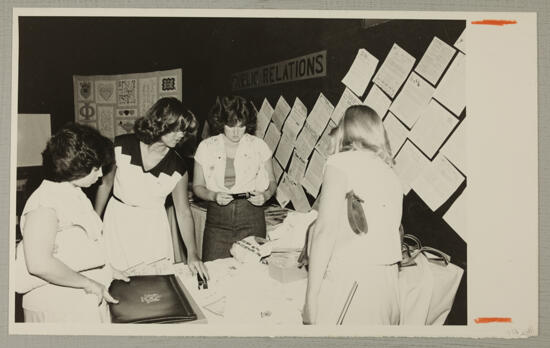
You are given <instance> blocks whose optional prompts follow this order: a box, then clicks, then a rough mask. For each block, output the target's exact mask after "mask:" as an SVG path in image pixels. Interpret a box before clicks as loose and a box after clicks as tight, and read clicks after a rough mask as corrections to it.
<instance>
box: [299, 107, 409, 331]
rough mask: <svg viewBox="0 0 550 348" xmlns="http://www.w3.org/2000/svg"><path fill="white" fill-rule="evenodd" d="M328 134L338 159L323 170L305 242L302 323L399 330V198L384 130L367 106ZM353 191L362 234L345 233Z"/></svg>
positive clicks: (330, 160) (348, 229)
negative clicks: (358, 205)
mask: <svg viewBox="0 0 550 348" xmlns="http://www.w3.org/2000/svg"><path fill="white" fill-rule="evenodd" d="M332 134H333V136H334V137H335V139H334V140H335V151H336V153H335V154H334V155H332V156H330V157H329V158H328V160H327V163H326V166H325V172H324V177H323V188H322V191H323V193H322V195H321V201H320V205H319V215H318V219H317V222H316V224H315V226H314V228H313V233H312V235H311V243H310V249H309V273H308V285H307V291H306V303H305V308H304V313H303V319H304V323H306V324H337V323H342V324H361V325H365V324H366V325H392V324H398V322H399V293H398V282H397V271H398V268H397V263H398V262H399V261H400V260H401V248H400V240H399V225H400V222H401V213H402V201H403V192H402V188H401V185H400V182H399V180H398V178H397V176H396V174H395V173H394V171H393V169H392V166H393V159H392V154H391V150H390V146H389V141H388V138H387V135H386V131H385V129H384V125H383V123H382V120H381V119H380V117H379V116H378V115H377V114H376V112H375V111H373V110H372V109H371V108H369V107H368V106H364V105H358V106H352V107H350V108H348V109H347V110H346V112H345V114H344V117H343V118H342V120H341V121H340V123H339V125H338V126H337V128H335V130H334V131H333V133H332ZM351 190H353V191H354V193H355V194H356V195H357V196H359V197H360V198H361V199H362V200H363V202H362V203H361V205H362V207H363V210H364V212H365V217H366V221H367V224H368V231H367V232H366V233H360V234H356V233H355V232H353V230H352V229H351V227H350V223H349V220H348V218H347V208H346V193H348V192H349V191H351ZM354 283H355V284H357V287H356V288H355V287H354ZM353 289H356V291H355V292H354V290H353ZM349 298H351V302H348V304H349V307H347V306H346V305H345V304H346V302H347V301H346V300H348V299H349ZM346 308H347V310H346Z"/></svg>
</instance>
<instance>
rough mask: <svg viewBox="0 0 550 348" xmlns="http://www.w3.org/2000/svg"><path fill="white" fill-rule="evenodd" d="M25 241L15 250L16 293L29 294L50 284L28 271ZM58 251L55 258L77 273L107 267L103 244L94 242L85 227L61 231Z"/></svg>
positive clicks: (97, 241) (76, 226)
mask: <svg viewBox="0 0 550 348" xmlns="http://www.w3.org/2000/svg"><path fill="white" fill-rule="evenodd" d="M24 242H25V241H24V239H23V240H22V241H21V242H19V243H18V244H17V247H16V248H15V281H14V285H15V291H16V292H17V293H20V294H24V293H27V292H29V291H31V290H33V289H36V288H38V287H40V286H43V285H46V284H49V283H48V282H47V281H45V280H44V279H42V278H39V277H36V276H33V275H32V274H30V273H29V271H28V269H27V262H26V261H25V249H24V244H23V243H24ZM55 244H56V246H57V248H56V249H57V250H56V251H55V252H54V254H53V256H55V257H56V258H57V259H59V260H60V261H61V262H63V263H64V264H66V265H67V266H68V267H69V268H70V269H72V270H73V271H76V272H81V271H85V270H90V269H93V268H97V267H101V266H103V265H105V256H104V252H103V243H102V242H101V240H93V239H91V238H90V237H88V234H87V233H86V231H85V230H84V228H83V227H81V226H78V225H74V226H73V227H71V228H67V229H65V230H63V231H60V232H58V233H57V235H56V236H55Z"/></svg>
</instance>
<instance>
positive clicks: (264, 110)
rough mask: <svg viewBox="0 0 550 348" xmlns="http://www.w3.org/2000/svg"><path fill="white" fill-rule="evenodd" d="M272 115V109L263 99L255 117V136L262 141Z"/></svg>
mask: <svg viewBox="0 0 550 348" xmlns="http://www.w3.org/2000/svg"><path fill="white" fill-rule="evenodd" d="M272 115H273V107H272V106H271V104H269V101H268V100H267V98H266V99H264V102H263V103H262V107H261V108H260V111H258V114H257V116H256V136H257V137H260V138H262V139H263V137H264V135H265V131H266V130H267V127H269V123H270V122H271V116H272Z"/></svg>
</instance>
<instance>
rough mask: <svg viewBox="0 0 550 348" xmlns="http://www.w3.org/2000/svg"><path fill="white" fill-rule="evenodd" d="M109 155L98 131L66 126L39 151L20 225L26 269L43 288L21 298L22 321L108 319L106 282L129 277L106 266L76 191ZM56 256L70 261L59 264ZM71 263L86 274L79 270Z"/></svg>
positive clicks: (96, 228) (93, 221)
mask: <svg viewBox="0 0 550 348" xmlns="http://www.w3.org/2000/svg"><path fill="white" fill-rule="evenodd" d="M106 144H109V145H110V149H106V148H105V145H106ZM109 150H110V151H112V143H110V141H109V140H108V139H106V138H104V137H102V136H101V135H100V134H99V132H98V131H97V130H95V129H93V128H90V127H87V126H82V125H77V124H70V125H66V126H64V127H63V128H62V129H60V130H59V131H58V132H57V133H56V134H55V135H53V136H52V137H51V139H50V140H49V141H48V144H47V145H46V149H45V150H44V152H43V153H42V159H43V171H44V174H45V179H44V180H43V181H42V183H41V184H40V186H39V187H38V188H37V189H36V190H35V191H34V192H33V194H32V195H31V196H30V197H29V199H28V200H27V202H26V204H25V207H24V208H23V212H22V214H21V224H20V226H21V231H22V234H23V245H22V246H23V252H24V257H25V263H26V268H27V270H28V272H29V273H30V274H31V275H34V276H36V277H39V278H41V279H42V280H44V281H46V282H47V283H46V284H45V285H42V286H39V287H35V288H34V289H32V290H30V291H29V292H27V293H25V294H24V295H23V313H24V320H25V322H47V323H53V322H56V323H61V322H62V323H79V324H81V323H104V322H109V315H108V308H107V305H106V302H115V303H116V300H115V299H113V298H112V297H111V295H110V294H109V292H108V291H107V289H108V287H109V284H110V283H111V280H112V279H113V278H116V279H124V280H128V278H127V277H126V275H124V274H123V273H121V272H119V271H117V270H115V269H112V268H111V267H110V266H109V265H108V263H106V262H105V261H106V260H105V257H104V252H103V251H102V248H101V247H102V246H103V243H102V239H103V238H102V235H101V228H102V223H101V219H100V218H99V216H98V215H97V214H96V212H95V211H94V209H93V207H92V203H91V202H90V200H89V199H88V198H87V197H86V195H85V194H84V193H83V192H82V188H85V187H89V186H91V185H93V184H94V183H95V182H96V181H97V180H98V178H99V177H101V175H102V172H101V167H102V166H103V165H105V164H106V163H105V161H106V158H105V155H106V154H107V153H108V151H109ZM82 233H83V234H82ZM78 236H82V238H79V237H78ZM75 249H76V252H75V251H73V250H75ZM58 251H59V252H60V253H61V252H63V254H65V255H67V254H70V255H73V256H72V257H71V259H70V260H67V259H64V260H65V261H61V258H57V257H56V255H57V252H58ZM18 257H22V255H19V256H18ZM69 261H70V262H69ZM75 264H79V265H81V266H82V265H87V266H85V267H87V268H89V269H88V270H85V271H79V272H77V271H75V270H73V268H75V267H76V266H75ZM17 276H21V277H22V276H23V275H22V274H17V275H16V277H17ZM16 282H17V281H16Z"/></svg>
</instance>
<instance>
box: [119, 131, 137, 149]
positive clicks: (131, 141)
mask: <svg viewBox="0 0 550 348" xmlns="http://www.w3.org/2000/svg"><path fill="white" fill-rule="evenodd" d="M137 143H139V140H138V138H137V137H136V135H135V134H133V133H132V134H122V135H117V136H116V137H115V142H114V146H115V147H117V146H122V147H128V146H133V145H135V144H137Z"/></svg>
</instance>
